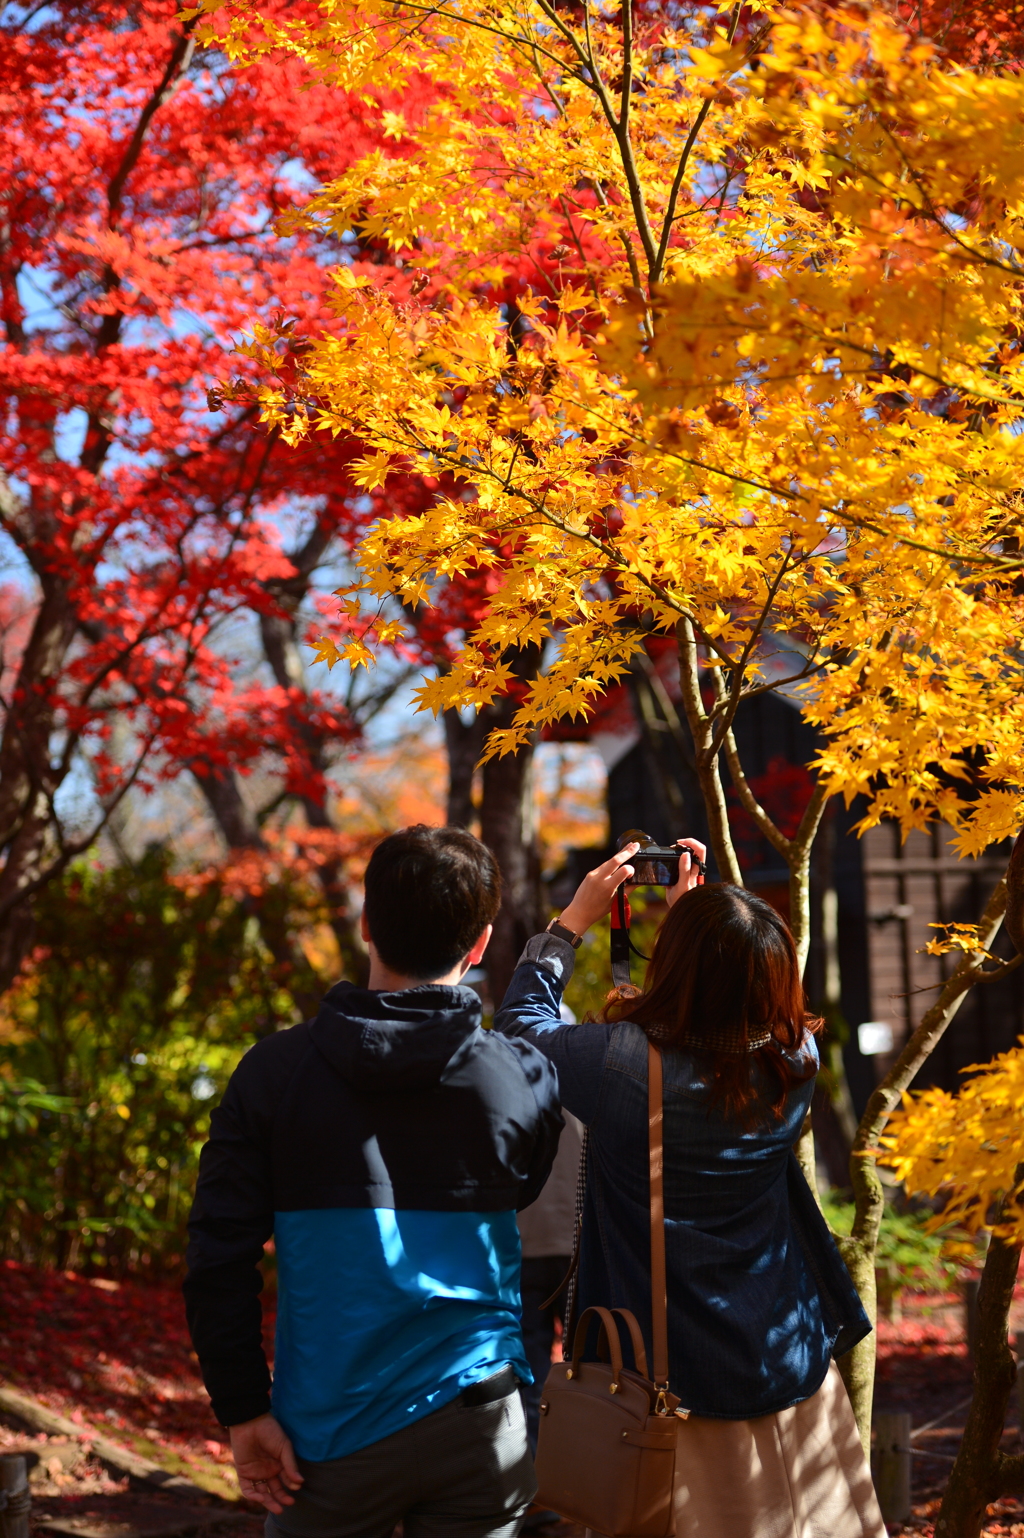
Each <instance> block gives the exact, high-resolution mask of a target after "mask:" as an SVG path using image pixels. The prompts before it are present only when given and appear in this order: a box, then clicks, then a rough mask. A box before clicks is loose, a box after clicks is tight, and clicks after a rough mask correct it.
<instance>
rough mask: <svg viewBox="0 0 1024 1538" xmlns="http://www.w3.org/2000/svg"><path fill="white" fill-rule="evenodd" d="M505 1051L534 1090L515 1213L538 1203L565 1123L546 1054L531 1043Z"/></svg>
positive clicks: (511, 1043) (511, 1044) (510, 1046)
mask: <svg viewBox="0 0 1024 1538" xmlns="http://www.w3.org/2000/svg"><path fill="white" fill-rule="evenodd" d="M506 1045H507V1047H508V1049H509V1050H510V1051H511V1052H512V1053H513V1055H514V1056H515V1057H517V1058H518V1059H519V1066H520V1068H521V1069H522V1071H523V1073H524V1075H525V1077H526V1081H527V1083H528V1084H529V1086H530V1088H531V1090H532V1091H533V1098H534V1102H535V1104H536V1107H537V1122H536V1128H535V1131H534V1137H533V1141H532V1144H531V1146H530V1151H529V1155H528V1159H527V1170H526V1179H525V1180H524V1181H523V1183H522V1185H521V1186H520V1188H519V1196H518V1199H517V1201H516V1211H517V1212H522V1210H523V1208H524V1207H529V1206H531V1205H532V1203H533V1202H535V1201H536V1200H537V1197H538V1196H539V1195H540V1193H541V1191H542V1190H543V1189H544V1186H545V1184H546V1182H547V1178H548V1176H549V1175H550V1173H551V1166H552V1164H554V1162H555V1154H556V1153H557V1152H558V1140H559V1138H560V1137H561V1135H562V1128H563V1127H564V1126H565V1122H564V1121H563V1119H562V1110H561V1106H560V1105H559V1096H558V1075H557V1074H556V1072H555V1070H554V1067H553V1065H552V1064H551V1062H550V1061H549V1060H548V1058H547V1057H546V1055H545V1054H544V1053H542V1052H538V1050H537V1048H536V1047H535V1046H533V1045H532V1044H531V1043H530V1042H527V1041H522V1040H518V1039H511V1040H507V1041H506Z"/></svg>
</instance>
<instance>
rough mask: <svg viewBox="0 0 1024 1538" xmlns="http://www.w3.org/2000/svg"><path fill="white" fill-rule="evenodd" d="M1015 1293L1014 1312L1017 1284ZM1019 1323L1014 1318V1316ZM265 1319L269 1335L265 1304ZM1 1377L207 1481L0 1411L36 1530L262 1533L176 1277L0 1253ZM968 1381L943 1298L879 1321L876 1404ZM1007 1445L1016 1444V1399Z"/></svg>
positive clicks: (926, 1507) (1014, 1525)
mask: <svg viewBox="0 0 1024 1538" xmlns="http://www.w3.org/2000/svg"><path fill="white" fill-rule="evenodd" d="M1019 1306H1020V1310H1021V1313H1022V1315H1024V1297H1022V1298H1021V1300H1020V1305H1019ZM1019 1322H1020V1324H1021V1326H1022V1327H1024V1317H1022V1318H1021V1319H1020V1321H1019ZM267 1329H268V1346H269V1344H270V1337H271V1335H272V1329H273V1320H272V1312H271V1311H270V1310H268V1318H267ZM0 1382H2V1383H6V1384H7V1385H9V1386H11V1387H13V1388H15V1389H18V1390H21V1391H22V1392H23V1393H26V1394H30V1395H31V1396H32V1397H33V1398H34V1399H36V1400H38V1401H39V1402H40V1403H41V1404H43V1405H45V1406H47V1407H48V1408H49V1409H50V1410H53V1411H56V1412H57V1413H58V1414H60V1415H63V1416H66V1417H68V1418H69V1419H70V1420H71V1421H72V1422H74V1423H75V1424H76V1425H81V1426H82V1427H83V1429H87V1428H90V1427H91V1428H93V1429H95V1430H98V1431H102V1433H103V1434H104V1435H105V1437H107V1438H109V1439H110V1440H111V1441H113V1442H116V1443H118V1444H120V1445H121V1446H123V1447H124V1448H125V1449H127V1450H128V1451H129V1452H133V1453H135V1454H137V1455H141V1456H142V1457H145V1458H148V1459H151V1460H153V1461H155V1462H157V1463H160V1464H161V1465H162V1466H163V1467H164V1468H166V1469H168V1470H169V1471H170V1472H172V1473H175V1474H179V1475H183V1476H184V1477H185V1478H187V1479H188V1480H190V1481H191V1482H192V1483H193V1484H195V1485H198V1486H200V1487H201V1488H202V1490H204V1491H206V1492H208V1496H207V1497H204V1496H200V1497H199V1498H198V1500H196V1499H195V1498H188V1499H186V1500H184V1501H183V1500H182V1499H181V1498H180V1497H178V1498H176V1497H174V1496H171V1495H163V1494H161V1493H160V1492H156V1491H153V1492H151V1491H148V1490H147V1491H144V1492H143V1491H140V1490H139V1489H138V1488H135V1489H131V1488H129V1481H128V1479H127V1478H120V1479H119V1478H117V1477H116V1476H115V1475H112V1474H111V1472H110V1471H109V1469H105V1468H104V1467H103V1466H102V1465H100V1464H99V1463H98V1462H97V1461H96V1459H95V1458H93V1457H90V1456H89V1455H88V1446H89V1444H88V1442H87V1441H85V1442H83V1441H81V1440H78V1441H77V1442H76V1440H75V1439H73V1438H69V1437H66V1436H53V1437H50V1436H45V1435H42V1434H39V1433H37V1432H34V1431H31V1430H26V1428H25V1427H24V1425H22V1426H17V1425H16V1424H15V1423H14V1421H13V1419H12V1418H11V1417H7V1419H6V1423H5V1422H4V1420H3V1418H0V1451H5V1450H8V1449H11V1448H14V1447H20V1446H24V1445H26V1444H28V1443H31V1445H32V1447H33V1449H34V1450H35V1455H36V1458H37V1462H36V1467H35V1469H34V1472H33V1484H32V1489H33V1514H34V1522H35V1524H36V1525H37V1533H38V1538H44V1535H46V1538H60V1533H61V1531H62V1532H63V1534H64V1535H65V1538H74V1535H76V1534H77V1535H78V1538H129V1535H130V1534H138V1535H139V1538H160V1535H161V1534H165V1535H167V1538H171V1531H170V1530H173V1532H174V1533H183V1532H185V1531H192V1532H196V1531H198V1530H199V1529H200V1528H201V1529H202V1531H203V1532H204V1534H206V1535H207V1538H259V1535H260V1532H261V1521H260V1518H259V1516H258V1515H257V1513H255V1512H253V1511H246V1509H245V1508H244V1507H243V1506H242V1505H241V1504H240V1503H238V1501H237V1484H236V1482H235V1477H234V1471H233V1469H232V1467H231V1460H230V1454H229V1451H228V1447H227V1444H226V1442H225V1441H223V1440H222V1437H223V1433H222V1432H220V1430H219V1428H218V1427H217V1425H216V1422H215V1421H214V1419H213V1416H212V1415H211V1413H210V1408H209V1404H208V1401H207V1399H206V1395H205V1393H204V1391H203V1387H202V1384H201V1382H200V1379H199V1374H198V1368H197V1365H196V1361H195V1357H194V1354H193V1352H192V1349H191V1345H190V1343H189V1340H188V1335H187V1332H186V1329H185V1322H184V1316H183V1310H182V1303H181V1294H180V1292H179V1291H178V1289H177V1288H175V1287H171V1286H157V1285H147V1284H145V1283H142V1282H123V1283H116V1282H110V1281H107V1280H106V1279H105V1278H87V1277H82V1276H77V1275H74V1274H67V1273H53V1272H38V1271H34V1270H32V1269H30V1268H28V1267H23V1266H20V1265H16V1264H14V1263H12V1262H0ZM969 1392H970V1371H969V1365H968V1361H967V1356H966V1348H965V1346H964V1344H963V1340H962V1316H961V1311H960V1309H959V1306H958V1304H957V1302H956V1300H955V1298H954V1297H952V1296H951V1295H946V1296H945V1297H942V1296H938V1297H934V1298H919V1297H918V1298H914V1299H913V1300H911V1301H910V1302H908V1303H906V1304H905V1306H904V1313H903V1317H902V1319H901V1320H899V1321H894V1322H892V1323H889V1322H887V1321H884V1320H883V1321H882V1323H881V1325H880V1327H879V1373H878V1389H877V1394H876V1405H877V1407H878V1408H879V1409H883V1410H908V1411H909V1412H910V1413H911V1416H912V1418H913V1423H914V1425H915V1426H917V1427H921V1426H924V1425H925V1423H926V1422H928V1421H931V1420H934V1419H936V1418H938V1417H941V1416H943V1415H945V1414H946V1413H947V1412H949V1411H953V1410H955V1408H956V1406H957V1404H958V1402H959V1401H962V1400H963V1399H964V1398H966V1396H967V1395H968V1394H969ZM964 1415H965V1411H964V1410H963V1409H960V1410H959V1411H958V1412H957V1413H955V1414H954V1415H953V1416H952V1418H951V1419H950V1420H949V1421H948V1422H944V1423H943V1424H942V1425H940V1426H938V1427H935V1428H934V1429H933V1430H932V1431H929V1432H926V1433H925V1434H924V1435H923V1436H922V1437H919V1438H917V1439H916V1440H915V1448H916V1449H919V1454H918V1455H917V1456H915V1458H914V1502H915V1509H914V1516H913V1518H912V1520H911V1521H910V1523H908V1524H907V1525H906V1526H904V1527H902V1528H898V1529H894V1530H893V1531H894V1532H896V1533H901V1534H904V1535H907V1538H909V1535H910V1534H915V1535H917V1534H920V1535H923V1538H931V1535H932V1531H933V1524H934V1519H935V1514H936V1512H937V1510H938V1499H939V1496H940V1494H941V1489H942V1484H943V1482H944V1479H945V1477H946V1474H947V1472H948V1469H949V1463H950V1459H951V1458H952V1456H953V1454H954V1453H955V1450H956V1446H957V1441H958V1439H959V1436H960V1435H961V1434H962V1432H963V1424H964ZM1004 1445H1005V1446H1006V1447H1007V1449H1008V1450H1009V1449H1017V1448H1019V1447H1020V1446H1021V1442H1020V1439H1019V1431H1018V1429H1017V1423H1016V1406H1015V1405H1014V1406H1013V1407H1012V1408H1011V1416H1010V1418H1009V1421H1008V1427H1007V1431H1006V1433H1005V1438H1004ZM229 1501H230V1504H228V1502H229ZM44 1523H45V1524H58V1525H59V1526H58V1527H55V1526H50V1525H45V1526H44V1525H43V1524H44ZM548 1532H549V1533H550V1534H551V1535H552V1538H555V1535H557V1538H579V1535H580V1529H578V1528H573V1527H572V1526H571V1525H570V1524H569V1523H560V1524H559V1525H558V1526H557V1527H553V1528H551V1529H549V1530H548ZM985 1532H986V1535H988V1538H1011V1535H1012V1538H1024V1503H1018V1502H1016V1501H1007V1502H1002V1503H999V1506H998V1507H997V1508H992V1509H991V1511H990V1519H989V1522H988V1524H987V1526H986V1529H985Z"/></svg>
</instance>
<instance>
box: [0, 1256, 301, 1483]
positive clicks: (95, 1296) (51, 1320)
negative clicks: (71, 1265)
mask: <svg viewBox="0 0 1024 1538" xmlns="http://www.w3.org/2000/svg"><path fill="white" fill-rule="evenodd" d="M0 1293H2V1297H0V1362H2V1364H3V1379H4V1381H6V1382H8V1383H9V1384H10V1385H11V1386H12V1387H13V1388H17V1389H21V1390H22V1391H23V1392H24V1393H27V1394H30V1395H32V1397H33V1398H35V1399H38V1400H39V1402H40V1403H41V1404H44V1405H46V1406H47V1408H48V1409H51V1410H55V1411H56V1412H57V1413H58V1414H60V1415H65V1416H67V1417H68V1418H69V1419H70V1420H72V1421H74V1422H75V1423H76V1425H81V1426H82V1427H83V1428H86V1427H92V1428H95V1430H97V1431H99V1432H101V1433H102V1434H103V1435H105V1436H108V1437H110V1438H111V1440H112V1441H114V1442H118V1443H120V1444H121V1445H123V1446H124V1447H127V1448H129V1449H130V1450H131V1451H133V1452H136V1453H139V1454H141V1456H143V1457H146V1458H151V1459H153V1460H154V1462H157V1463H159V1464H161V1465H162V1466H163V1467H165V1468H167V1469H170V1470H171V1471H172V1472H174V1473H181V1474H183V1475H185V1476H186V1477H188V1478H190V1479H192V1480H194V1481H195V1483H196V1484H199V1485H202V1486H204V1488H207V1489H210V1490H212V1491H214V1492H215V1493H218V1494H227V1493H237V1489H238V1486H237V1481H236V1479H235V1473H234V1469H233V1467H232V1465H231V1451H230V1448H229V1447H228V1444H227V1438H226V1436H225V1434H224V1432H223V1431H222V1429H221V1428H220V1427H219V1426H218V1425H217V1423H216V1421H215V1420H214V1417H213V1412H212V1411H211V1409H210V1402H209V1400H208V1398H207V1396H206V1390H205V1389H204V1388H203V1384H202V1380H201V1378H200V1376H199V1367H198V1363H197V1361H196V1356H195V1353H194V1351H193V1350H192V1345H191V1342H190V1340H189V1337H188V1330H187V1328H186V1325H185V1309H184V1303H183V1301H182V1297H181V1293H180V1291H179V1290H178V1288H177V1287H172V1286H165V1285H155V1284H148V1283H145V1282H141V1281H123V1282H115V1281H110V1280H107V1279H106V1278H105V1277H85V1276H79V1275H77V1274H76V1273H74V1272H59V1271H56V1272H55V1271H37V1270H34V1269H33V1268H31V1267H29V1266H23V1265H20V1264H18V1263H17V1262H15V1261H10V1260H8V1261H3V1262H0ZM268 1305H269V1306H268ZM264 1323H265V1328H266V1344H267V1351H268V1356H269V1355H270V1354H271V1350H272V1341H273V1327H274V1318H273V1296H272V1295H270V1296H269V1298H268V1300H266V1302H265V1307H264Z"/></svg>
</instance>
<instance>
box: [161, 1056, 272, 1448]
mask: <svg viewBox="0 0 1024 1538" xmlns="http://www.w3.org/2000/svg"><path fill="white" fill-rule="evenodd" d="M262 1046H263V1043H261V1044H260V1045H259V1046H257V1047H254V1048H252V1050H251V1051H250V1052H248V1053H247V1054H246V1056H245V1057H244V1058H243V1059H242V1062H241V1063H240V1064H239V1065H238V1068H237V1069H236V1070H235V1072H234V1074H233V1075H232V1077H231V1081H230V1083H229V1084H228V1087H227V1090H226V1091H225V1094H224V1099H223V1100H222V1101H221V1104H220V1105H219V1106H218V1107H217V1109H216V1110H215V1111H214V1112H213V1115H212V1116H211V1118H210V1137H209V1141H208V1142H207V1144H206V1147H205V1148H204V1149H203V1152H202V1155H201V1157H200V1161H199V1181H198V1184H197V1186H196V1196H195V1201H194V1203H193V1205H192V1213H191V1216H190V1217H189V1224H188V1227H189V1246H188V1255H187V1261H188V1274H187V1276H186V1279H185V1284H184V1289H183V1290H184V1293H185V1309H186V1313H187V1316H188V1327H189V1331H190V1333H191V1336H192V1344H193V1345H194V1347H195V1350H196V1355H197V1356H198V1358H199V1365H200V1368H201V1369H202V1374H203V1382H204V1383H205V1384H206V1388H207V1392H208V1393H209V1395H210V1399H211V1402H212V1404H213V1412H214V1414H215V1415H216V1417H217V1419H218V1420H219V1421H220V1423H221V1425H222V1426H235V1425H238V1424H240V1423H241V1422H242V1421H249V1420H255V1418H256V1416H258V1415H265V1414H266V1413H267V1411H268V1410H269V1409H270V1371H269V1369H268V1367H267V1359H266V1356H265V1355H264V1352H263V1331H262V1323H263V1320H262V1308H261V1306H260V1292H261V1290H262V1287H263V1277H262V1274H261V1272H260V1264H259V1263H260V1260H261V1259H262V1257H263V1246H264V1244H265V1243H266V1241H267V1240H268V1239H269V1238H270V1236H271V1234H272V1233H273V1230H274V1199H273V1186H272V1179H271V1164H270V1117H269V1116H268V1114H267V1110H268V1108H267V1107H266V1106H265V1105H264V1106H261V1105H260V1103H259V1102H260V1100H261V1098H264V1097H263V1096H261V1095H260V1093H259V1091H260V1088H261V1082H260V1081H261V1080H264V1079H266V1077H267V1075H266V1072H265V1067H266V1065H265V1063H264V1061H263V1059H264V1054H263V1053H262V1052H261V1050H260V1048H261V1047H262ZM261 1070H263V1071H262V1072H261Z"/></svg>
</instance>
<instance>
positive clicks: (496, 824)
mask: <svg viewBox="0 0 1024 1538" xmlns="http://www.w3.org/2000/svg"><path fill="white" fill-rule="evenodd" d="M503 660H505V661H509V662H510V663H511V667H512V673H513V680H514V686H513V688H512V689H511V690H510V692H509V693H508V694H506V695H504V696H503V697H502V698H501V699H500V700H498V701H497V702H496V704H495V705H494V706H492V707H491V708H490V709H489V710H487V711H486V712H483V715H484V721H483V729H484V730H485V731H486V732H488V733H489V732H491V731H495V730H501V729H503V728H505V727H508V726H510V725H511V724H512V718H513V717H514V715H515V713H516V711H517V710H518V709H519V700H520V696H521V694H522V689H523V685H525V684H526V683H528V682H529V681H530V680H531V679H533V678H536V676H537V672H538V669H539V667H540V647H538V646H524V647H522V648H521V649H520V650H518V651H515V652H512V653H508V654H506V657H505V659H503ZM533 754H534V745H533V742H532V741H531V742H530V743H529V744H528V745H527V746H526V747H522V748H520V749H519V751H518V753H506V754H505V756H504V757H503V758H491V759H488V761H487V763H486V764H484V766H483V771H482V793H481V799H480V837H481V839H482V841H483V842H484V843H485V844H486V845H487V847H488V849H490V851H491V853H492V854H493V855H494V858H495V859H496V860H497V862H498V869H499V870H500V871H501V880H502V898H501V911H500V912H499V914H498V917H497V919H496V920H495V923H494V934H493V936H492V937H491V943H490V945H489V946H488V947H487V954H486V956H485V957H484V966H485V967H486V969H487V985H488V991H489V992H490V995H491V1000H492V1002H493V1004H494V1006H495V1008H497V1007H498V1005H499V1004H500V1003H501V1001H502V999H503V998H504V996H505V990H506V988H507V987H508V985H509V983H510V982H511V980H512V973H513V972H514V971H515V966H516V962H517V961H518V960H519V956H520V952H521V951H522V949H523V946H524V945H525V944H526V942H527V940H528V939H529V938H530V936H531V935H535V934H536V933H537V932H538V930H541V929H543V928H544V918H543V903H542V899H541V886H540V853H539V850H538V847H537V830H536V826H535V817H534V805H533Z"/></svg>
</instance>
